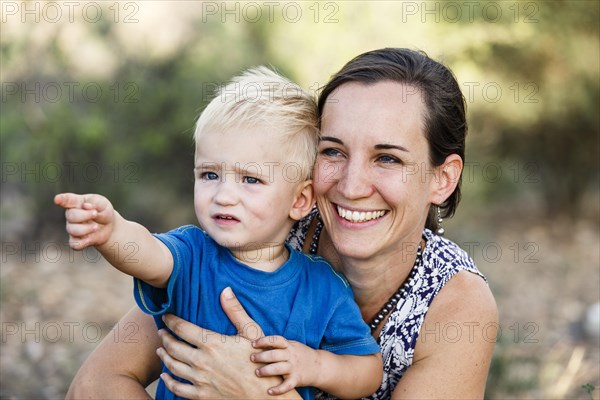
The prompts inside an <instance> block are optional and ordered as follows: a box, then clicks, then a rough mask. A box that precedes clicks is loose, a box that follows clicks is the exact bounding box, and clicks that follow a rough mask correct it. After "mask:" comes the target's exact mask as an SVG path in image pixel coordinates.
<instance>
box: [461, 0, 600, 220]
mask: <svg viewBox="0 0 600 400" xmlns="http://www.w3.org/2000/svg"><path fill="white" fill-rule="evenodd" d="M599 8H600V3H599V2H596V1H565V2H557V1H547V2H515V3H511V5H510V7H509V9H511V10H512V12H511V13H507V12H506V11H508V9H505V15H504V17H503V20H502V23H497V24H490V23H489V22H488V21H484V20H482V19H479V20H478V21H475V23H474V24H470V25H472V26H471V29H477V30H478V34H479V35H478V36H479V37H482V38H483V41H469V42H467V44H466V45H465V47H466V50H465V52H464V53H463V54H462V55H461V56H460V57H461V58H463V61H465V60H468V62H470V63H472V64H474V65H477V67H478V68H479V69H480V70H481V71H482V75H481V76H482V79H483V80H484V82H499V83H501V84H499V85H498V87H502V88H503V89H504V91H503V94H502V95H503V96H504V97H505V98H504V99H503V100H505V102H504V104H496V101H490V102H488V103H489V104H485V105H483V106H480V107H474V108H475V110H474V112H473V113H471V116H472V122H473V127H474V128H475V129H474V130H480V131H483V132H484V134H485V135H487V136H492V137H493V139H492V140H491V141H490V140H488V144H489V145H490V147H491V151H492V153H493V155H492V159H495V160H511V161H512V162H513V165H515V164H516V163H518V165H517V166H516V167H514V168H518V169H520V171H518V172H520V175H516V174H515V179H516V180H517V182H516V183H519V184H521V187H522V188H524V189H525V190H531V189H534V188H540V189H541V193H540V195H541V198H542V202H543V204H545V208H546V212H547V214H549V215H556V214H563V215H565V214H566V215H571V216H576V215H578V214H579V212H580V211H581V210H580V209H579V206H580V200H581V199H582V197H583V196H584V195H585V194H586V193H588V192H590V191H596V192H597V190H598V181H599V175H598V173H599V170H598V158H599V154H600V152H599V140H600V119H599V114H598V110H599V109H600V99H599V98H600V84H599V79H600V72H599V24H598V21H599V20H600V14H599ZM515 24H519V25H520V26H519V29H518V30H515V27H514V25H515ZM516 32H519V34H517V33H516ZM475 37H477V36H475ZM465 62H466V61H465ZM478 87H479V88H481V86H478ZM494 100H495V99H494ZM507 102H508V103H507ZM511 103H512V104H511ZM538 179H539V180H540V181H541V185H527V184H528V183H534V182H535V181H536V180H538ZM495 189H497V192H496V194H498V192H499V191H501V190H504V189H505V188H504V187H502V186H500V185H496V188H495Z"/></svg>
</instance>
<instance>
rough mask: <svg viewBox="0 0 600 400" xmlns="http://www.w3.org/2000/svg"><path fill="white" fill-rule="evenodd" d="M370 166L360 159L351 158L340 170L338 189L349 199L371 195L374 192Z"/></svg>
mask: <svg viewBox="0 0 600 400" xmlns="http://www.w3.org/2000/svg"><path fill="white" fill-rule="evenodd" d="M370 172H371V171H370V168H369V166H368V165H367V163H362V162H360V160H354V161H353V160H349V161H348V162H347V163H346V164H345V165H344V167H343V168H341V169H340V171H339V172H338V174H337V175H338V182H337V186H338V191H339V192H340V193H341V194H342V195H343V196H344V197H346V198H347V199H349V200H355V199H360V198H365V197H369V196H371V195H372V194H373V192H374V185H375V182H373V179H372V176H371V173H370Z"/></svg>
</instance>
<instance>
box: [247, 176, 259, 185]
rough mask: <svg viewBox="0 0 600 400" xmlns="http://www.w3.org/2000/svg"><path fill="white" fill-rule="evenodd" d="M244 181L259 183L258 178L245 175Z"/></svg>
mask: <svg viewBox="0 0 600 400" xmlns="http://www.w3.org/2000/svg"><path fill="white" fill-rule="evenodd" d="M244 183H252V184H254V183H260V180H258V179H257V178H253V177H251V176H245V177H244Z"/></svg>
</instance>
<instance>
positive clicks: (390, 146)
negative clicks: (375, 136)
mask: <svg viewBox="0 0 600 400" xmlns="http://www.w3.org/2000/svg"><path fill="white" fill-rule="evenodd" d="M374 147H375V149H376V150H389V149H397V150H400V151H406V152H407V153H409V151H408V149H407V148H406V147H404V146H400V145H395V144H376V145H375V146H374Z"/></svg>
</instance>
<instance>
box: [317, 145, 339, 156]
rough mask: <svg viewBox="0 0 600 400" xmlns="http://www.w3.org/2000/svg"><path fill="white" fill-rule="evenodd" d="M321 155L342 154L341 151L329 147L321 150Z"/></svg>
mask: <svg viewBox="0 0 600 400" xmlns="http://www.w3.org/2000/svg"><path fill="white" fill-rule="evenodd" d="M321 154H323V155H324V156H330V157H333V156H337V155H339V154H340V151H339V150H338V149H335V148H332V147H327V148H325V149H323V150H321Z"/></svg>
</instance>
